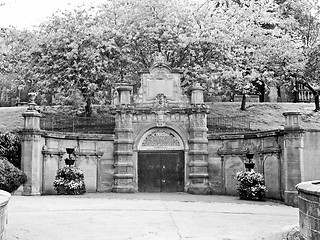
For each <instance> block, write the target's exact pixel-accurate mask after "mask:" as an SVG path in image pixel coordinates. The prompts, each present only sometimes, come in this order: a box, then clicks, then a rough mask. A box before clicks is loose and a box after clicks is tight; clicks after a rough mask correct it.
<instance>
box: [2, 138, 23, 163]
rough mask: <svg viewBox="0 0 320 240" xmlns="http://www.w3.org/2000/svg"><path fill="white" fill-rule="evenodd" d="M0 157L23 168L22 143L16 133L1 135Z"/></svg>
mask: <svg viewBox="0 0 320 240" xmlns="http://www.w3.org/2000/svg"><path fill="white" fill-rule="evenodd" d="M0 157H5V158H6V159H8V161H9V162H11V163H12V164H13V165H14V166H16V167H17V168H21V143H20V137H19V135H18V134H17V133H16V132H6V133H0Z"/></svg>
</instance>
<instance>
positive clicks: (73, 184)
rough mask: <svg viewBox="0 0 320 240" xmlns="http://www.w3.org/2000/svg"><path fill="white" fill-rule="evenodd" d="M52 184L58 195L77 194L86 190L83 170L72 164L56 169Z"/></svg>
mask: <svg viewBox="0 0 320 240" xmlns="http://www.w3.org/2000/svg"><path fill="white" fill-rule="evenodd" d="M53 186H54V189H55V190H56V191H57V194H59V195H63V194H66V195H69V194H70V195H78V194H83V193H85V192H86V186H85V183H84V176H83V172H82V171H81V170H80V169H79V168H77V167H74V166H66V167H63V168H60V169H58V171H57V175H56V177H55V180H54V182H53Z"/></svg>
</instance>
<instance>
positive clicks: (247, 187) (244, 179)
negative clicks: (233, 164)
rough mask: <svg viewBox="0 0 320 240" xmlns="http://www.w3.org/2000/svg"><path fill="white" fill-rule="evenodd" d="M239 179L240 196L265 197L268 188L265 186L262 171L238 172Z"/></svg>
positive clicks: (246, 197)
mask: <svg viewBox="0 0 320 240" xmlns="http://www.w3.org/2000/svg"><path fill="white" fill-rule="evenodd" d="M236 177H237V180H238V181H239V183H238V186H237V191H238V193H239V196H240V198H243V199H250V198H258V199H260V200H261V199H263V198H264V196H265V193H266V191H267V188H266V186H265V182H264V177H263V175H262V174H261V173H256V172H254V171H253V170H252V171H241V172H237V175H236Z"/></svg>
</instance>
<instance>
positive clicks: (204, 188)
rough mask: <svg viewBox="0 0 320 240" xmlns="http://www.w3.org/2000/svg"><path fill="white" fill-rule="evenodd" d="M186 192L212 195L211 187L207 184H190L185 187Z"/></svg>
mask: <svg viewBox="0 0 320 240" xmlns="http://www.w3.org/2000/svg"><path fill="white" fill-rule="evenodd" d="M187 193H189V194H195V195H212V194H213V189H212V188H211V187H210V186H209V184H191V185H190V186H189V187H188V188H187Z"/></svg>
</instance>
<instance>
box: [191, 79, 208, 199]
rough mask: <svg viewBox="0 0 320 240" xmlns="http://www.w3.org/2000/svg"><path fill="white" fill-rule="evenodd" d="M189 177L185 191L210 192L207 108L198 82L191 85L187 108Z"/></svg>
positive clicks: (192, 192)
mask: <svg viewBox="0 0 320 240" xmlns="http://www.w3.org/2000/svg"><path fill="white" fill-rule="evenodd" d="M189 110H190V111H189V121H190V128H189V134H190V138H189V148H190V151H189V179H190V182H189V183H188V186H187V192H188V193H191V194H212V188H211V187H210V185H209V181H208V178H209V174H208V138H207V132H208V128H207V114H208V108H207V106H206V105H205V104H204V102H203V88H202V87H201V86H200V85H199V84H195V85H194V86H193V87H191V107H190V109H189Z"/></svg>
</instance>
